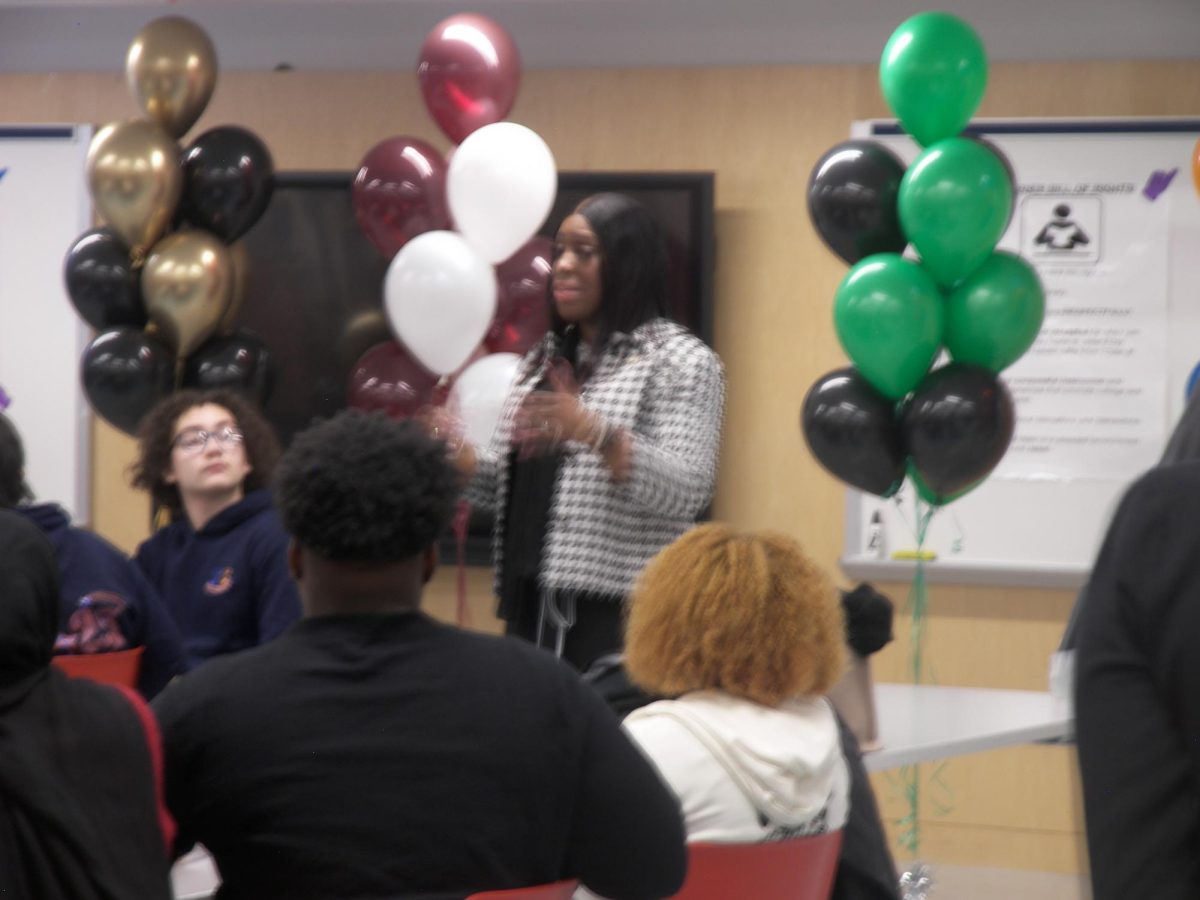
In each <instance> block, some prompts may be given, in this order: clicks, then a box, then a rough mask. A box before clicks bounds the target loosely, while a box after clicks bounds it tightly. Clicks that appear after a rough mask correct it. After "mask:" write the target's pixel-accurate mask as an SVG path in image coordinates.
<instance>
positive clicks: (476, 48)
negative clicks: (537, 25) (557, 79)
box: [417, 13, 521, 144]
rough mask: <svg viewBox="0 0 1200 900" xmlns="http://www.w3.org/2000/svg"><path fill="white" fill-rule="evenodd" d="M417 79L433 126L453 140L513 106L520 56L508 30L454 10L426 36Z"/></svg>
mask: <svg viewBox="0 0 1200 900" xmlns="http://www.w3.org/2000/svg"><path fill="white" fill-rule="evenodd" d="M419 60H420V61H419V63H418V65H417V81H418V82H419V83H420V85H421V95H422V96H423V97H424V98H425V107H426V108H427V109H428V110H429V114H430V115H431V116H433V120H434V121H435V122H437V124H438V127H439V128H441V129H442V131H443V132H444V133H445V134H446V136H447V137H448V138H450V140H452V141H454V143H456V144H458V143H461V142H462V139H463V138H465V137H466V136H467V135H468V134H470V133H471V132H472V131H475V130H476V129H477V128H482V127H483V126H484V125H491V124H493V123H494V122H499V121H500V120H501V119H503V118H504V117H505V116H507V115H508V112H509V110H511V109H512V105H513V101H514V100H515V99H516V97H517V86H518V85H519V84H520V81H521V57H520V56H519V54H518V53H517V45H516V44H514V43H513V40H512V38H511V37H509V35H508V32H507V31H505V30H504V29H503V28H501V27H500V26H499V25H497V24H496V23H495V22H493V21H492V20H491V19H489V18H487V17H486V16H480V15H477V14H475V13H459V14H458V15H455V16H451V17H450V18H448V19H443V20H442V21H441V22H439V23H438V24H437V25H435V26H434V28H433V30H432V31H430V32H429V34H428V35H427V36H426V38H425V42H424V43H423V44H422V45H421V54H420V56H419Z"/></svg>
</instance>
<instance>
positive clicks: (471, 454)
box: [417, 406, 479, 481]
mask: <svg viewBox="0 0 1200 900" xmlns="http://www.w3.org/2000/svg"><path fill="white" fill-rule="evenodd" d="M417 421H418V422H420V424H421V426H422V427H423V428H424V429H425V431H426V433H427V434H428V435H429V436H430V437H431V438H433V439H434V440H438V441H442V442H444V443H445V445H446V455H447V456H448V457H449V459H450V461H451V462H452V463H453V464H454V467H455V468H456V469H458V471H459V473H460V474H461V475H462V476H463V479H464V480H465V481H470V480H471V477H472V476H473V475H474V474H475V468H476V466H477V465H478V463H479V460H478V459H477V458H476V456H475V447H474V446H473V445H472V444H471V442H470V441H468V440H466V438H465V437H464V435H463V424H462V422H461V421H460V420H459V418H458V417H457V416H455V415H454V414H453V413H451V412H450V411H449V410H448V409H446V407H444V406H433V407H429V408H428V409H427V410H425V412H423V413H422V414H421V415H420V416H419V417H418V418H417Z"/></svg>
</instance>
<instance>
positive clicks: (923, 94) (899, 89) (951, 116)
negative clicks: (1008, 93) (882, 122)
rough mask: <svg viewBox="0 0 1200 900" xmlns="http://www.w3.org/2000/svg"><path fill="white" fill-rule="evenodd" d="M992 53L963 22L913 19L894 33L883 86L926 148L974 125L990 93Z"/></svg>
mask: <svg viewBox="0 0 1200 900" xmlns="http://www.w3.org/2000/svg"><path fill="white" fill-rule="evenodd" d="M987 72H988V64H987V53H986V52H985V51H984V49H983V42H982V41H981V40H980V39H979V35H977V34H976V33H975V29H973V28H972V27H971V26H970V25H968V24H967V23H966V22H964V21H963V20H962V19H959V18H957V17H956V16H952V15H950V14H949V13H943V12H926V13H920V14H919V15H915V16H913V17H912V18H911V19H908V20H907V21H906V22H904V24H902V25H901V26H900V27H899V28H897V29H896V30H895V32H893V34H892V36H891V37H890V38H889V39H888V42H887V45H886V46H885V47H884V48H883V57H882V59H880V61H879V86H880V87H881V88H882V89H883V96H884V99H886V100H887V103H888V106H890V107H891V108H892V112H894V113H895V114H896V118H898V119H899V120H900V123H901V124H902V125H903V126H904V128H905V129H906V130H907V131H908V133H909V134H911V135H912V136H913V137H914V138H916V140H917V143H919V144H920V145H921V146H922V147H928V146H929V145H930V144H932V143H935V142H936V141H940V140H942V139H944V138H948V137H953V136H954V135H956V134H958V133H959V132H960V131H962V130H963V126H965V125H966V124H967V122H969V121H971V116H973V115H974V114H975V110H976V109H978V108H979V101H980V100H982V99H983V92H984V90H985V89H986V88H987Z"/></svg>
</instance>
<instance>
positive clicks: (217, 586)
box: [204, 566, 233, 597]
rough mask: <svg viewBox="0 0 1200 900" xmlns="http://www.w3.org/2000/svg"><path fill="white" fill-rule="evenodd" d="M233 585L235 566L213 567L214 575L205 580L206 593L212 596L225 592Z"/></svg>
mask: <svg viewBox="0 0 1200 900" xmlns="http://www.w3.org/2000/svg"><path fill="white" fill-rule="evenodd" d="M231 587H233V567H232V566H225V567H223V568H220V569H213V573H212V577H211V578H209V579H208V581H206V582H204V593H206V594H209V595H211V596H214V597H215V596H217V595H218V594H224V593H225V592H226V591H228V590H229V589H230V588H231Z"/></svg>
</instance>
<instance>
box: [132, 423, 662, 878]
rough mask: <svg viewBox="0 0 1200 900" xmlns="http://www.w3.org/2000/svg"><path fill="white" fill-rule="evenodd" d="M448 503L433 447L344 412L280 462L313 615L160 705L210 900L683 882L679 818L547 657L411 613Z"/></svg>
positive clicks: (210, 668) (186, 825)
mask: <svg viewBox="0 0 1200 900" xmlns="http://www.w3.org/2000/svg"><path fill="white" fill-rule="evenodd" d="M458 489H459V484H458V473H457V472H456V471H455V470H454V468H453V467H452V466H451V464H450V463H449V461H448V459H447V456H446V448H445V445H444V444H442V443H440V442H438V441H435V440H433V439H431V438H429V437H427V436H426V435H425V434H424V432H423V431H422V430H421V428H420V427H419V426H417V425H415V424H411V423H407V424H397V423H394V422H391V421H388V420H387V419H384V418H382V417H379V416H371V415H367V414H364V413H360V412H346V413H342V414H340V415H338V416H337V417H335V418H334V419H332V420H330V421H328V422H326V423H324V424H321V425H318V426H315V427H314V428H312V429H310V430H309V431H307V432H305V433H304V434H302V435H300V436H299V437H297V438H296V440H295V442H294V444H293V446H292V448H291V449H290V450H289V451H288V453H287V454H286V455H285V457H284V459H283V460H282V462H281V463H280V466H279V472H278V481H277V502H278V503H279V506H280V510H281V513H282V517H283V521H284V525H285V527H286V529H287V530H288V532H289V533H290V534H291V535H292V539H293V543H292V547H291V550H290V551H289V563H290V566H291V570H292V573H293V575H294V577H295V579H296V581H297V583H298V585H299V588H300V595H301V599H302V603H303V606H304V611H305V618H304V619H302V620H301V621H300V622H299V623H298V624H296V625H294V626H293V627H292V628H291V629H290V630H288V631H287V632H285V633H284V634H283V635H282V636H281V637H279V638H278V639H277V640H275V641H274V642H272V643H270V644H267V645H264V646H262V647H258V648H254V649H252V650H247V651H244V652H242V653H238V654H234V655H231V656H229V657H224V658H220V659H216V660H213V661H211V662H209V663H208V664H206V665H205V666H204V667H203V668H202V669H199V670H197V671H195V672H194V673H192V674H190V675H188V676H186V677H185V678H183V679H180V680H179V681H178V682H176V683H175V684H174V685H172V686H171V687H170V688H168V690H167V691H165V692H164V693H163V694H162V695H161V696H160V697H159V699H158V701H157V702H156V704H155V711H156V713H158V715H159V716H160V720H161V724H162V730H163V738H164V745H165V753H166V777H167V802H168V805H169V807H170V809H171V811H172V812H173V813H174V815H175V817H176V819H177V821H178V824H179V828H180V832H181V841H180V842H179V843H178V844H177V848H176V849H177V850H178V851H183V850H186V849H187V848H188V847H190V846H191V844H192V842H194V841H200V842H202V843H204V844H205V845H206V846H207V847H208V849H209V851H210V852H211V853H212V854H213V856H214V858H215V860H216V864H217V867H218V869H219V871H220V874H221V877H222V880H223V884H222V887H221V888H220V891H219V893H218V897H221V898H226V900H228V898H255V900H271V898H280V900H282V898H287V900H305V898H330V897H338V898H341V900H350V898H383V897H387V898H393V897H423V898H432V897H437V898H442V897H445V898H452V897H453V898H461V897H464V896H465V895H467V894H469V893H471V892H474V891H479V890H485V889H507V888H514V887H520V886H523V885H531V884H539V883H546V882H553V881H557V880H561V879H566V878H578V879H580V880H581V881H582V882H583V883H585V884H586V885H588V886H589V887H591V888H592V889H593V890H595V891H597V892H598V893H601V894H604V895H605V896H612V897H621V898H624V900H638V898H654V897H664V896H669V895H670V894H672V893H674V892H675V891H676V890H677V889H678V888H679V886H680V884H681V883H682V881H683V877H684V873H685V868H686V850H685V848H684V833H683V824H682V821H681V818H680V812H679V808H678V805H677V803H676V801H675V799H674V797H673V796H672V795H671V793H670V792H669V790H668V788H667V787H666V786H665V785H664V784H663V783H662V781H661V780H660V779H659V777H658V775H657V773H656V772H655V770H654V769H653V767H652V766H651V765H650V763H649V762H648V761H647V760H646V759H645V758H644V757H643V756H642V755H641V754H640V752H639V751H638V750H637V749H636V748H635V747H634V746H633V745H632V744H631V743H630V741H629V740H628V739H627V738H626V737H625V735H624V734H623V733H622V732H621V730H620V727H619V725H618V723H617V720H616V718H615V717H614V716H613V715H612V713H611V712H609V710H608V709H607V708H606V706H605V705H604V703H603V701H602V700H601V699H600V698H599V697H598V696H597V695H596V694H595V693H594V692H593V691H591V689H590V688H588V687H587V686H586V685H584V684H583V683H582V682H581V681H580V680H579V678H578V676H576V675H575V674H574V673H573V672H572V671H571V670H570V669H569V668H568V667H567V666H566V665H564V664H562V663H560V662H559V661H558V660H556V659H554V657H552V656H551V655H550V654H547V653H544V652H542V651H539V650H537V649H536V648H534V647H532V646H530V645H528V644H526V643H524V642H520V641H509V640H504V639H501V638H496V637H489V636H485V635H480V634H473V633H470V632H466V631H461V630H458V629H456V628H453V627H450V626H447V625H442V624H439V623H437V622H435V621H433V620H432V619H430V618H429V617H427V616H425V615H424V614H423V613H421V612H420V611H419V605H420V600H421V592H422V588H423V585H424V584H425V582H426V581H427V580H428V579H429V577H430V576H431V574H432V573H433V570H434V566H435V562H436V559H435V550H434V545H435V541H436V539H437V537H438V536H439V534H440V532H441V531H442V530H443V529H444V528H445V526H446V524H447V523H448V521H449V519H450V516H451V514H452V510H453V507H454V504H455V501H456V499H457V495H458Z"/></svg>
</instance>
